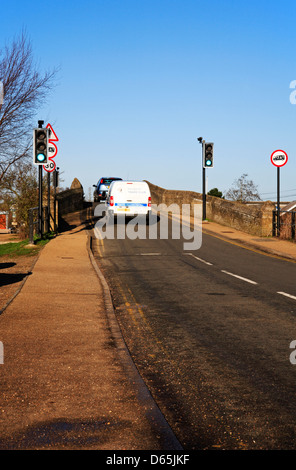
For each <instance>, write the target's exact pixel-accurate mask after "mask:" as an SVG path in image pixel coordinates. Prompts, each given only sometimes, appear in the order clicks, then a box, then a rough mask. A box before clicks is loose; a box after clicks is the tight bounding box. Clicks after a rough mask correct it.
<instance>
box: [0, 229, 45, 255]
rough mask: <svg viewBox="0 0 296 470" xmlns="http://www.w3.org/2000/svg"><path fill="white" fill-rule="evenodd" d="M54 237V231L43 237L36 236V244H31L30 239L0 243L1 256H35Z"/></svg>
mask: <svg viewBox="0 0 296 470" xmlns="http://www.w3.org/2000/svg"><path fill="white" fill-rule="evenodd" d="M53 237H54V234H53V233H49V234H45V235H44V237H43V238H42V239H40V238H36V239H35V240H34V246H32V247H31V246H30V245H29V240H28V239H26V240H22V241H20V242H16V243H4V244H3V245H0V257H1V256H9V257H11V258H13V257H15V256H33V255H35V254H37V253H38V252H39V251H40V250H41V249H42V248H43V246H44V245H46V244H47V243H48V242H49V241H50V240H51V239H52V238H53Z"/></svg>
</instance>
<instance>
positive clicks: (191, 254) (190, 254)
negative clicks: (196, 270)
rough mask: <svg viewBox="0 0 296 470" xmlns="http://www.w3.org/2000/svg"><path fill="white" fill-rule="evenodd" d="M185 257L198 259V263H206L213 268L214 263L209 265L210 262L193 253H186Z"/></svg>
mask: <svg viewBox="0 0 296 470" xmlns="http://www.w3.org/2000/svg"><path fill="white" fill-rule="evenodd" d="M184 255H189V256H193V258H195V259H197V260H198V261H201V262H202V263H204V264H208V265H209V266H213V264H212V263H209V262H208V261H205V260H204V259H201V258H198V257H197V256H195V255H194V254H193V253H184Z"/></svg>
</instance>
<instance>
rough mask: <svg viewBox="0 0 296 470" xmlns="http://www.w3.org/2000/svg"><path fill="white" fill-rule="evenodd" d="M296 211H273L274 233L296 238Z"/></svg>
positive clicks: (279, 235) (287, 237) (285, 237)
mask: <svg viewBox="0 0 296 470" xmlns="http://www.w3.org/2000/svg"><path fill="white" fill-rule="evenodd" d="M295 222H296V211H283V210H280V211H279V212H278V211H277V210H274V211H272V235H273V236H274V237H281V238H284V239H287V240H289V239H292V240H295V239H296V237H295V234H296V224H295Z"/></svg>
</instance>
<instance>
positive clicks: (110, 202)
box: [107, 181, 151, 216]
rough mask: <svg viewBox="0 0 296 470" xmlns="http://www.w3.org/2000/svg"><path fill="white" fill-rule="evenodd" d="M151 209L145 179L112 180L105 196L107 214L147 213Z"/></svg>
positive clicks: (149, 195)
mask: <svg viewBox="0 0 296 470" xmlns="http://www.w3.org/2000/svg"><path fill="white" fill-rule="evenodd" d="M150 211H151V194H150V189H149V186H148V184H147V183H145V181H113V182H112V183H111V185H110V188H109V192H108V196H107V214H108V215H122V214H124V215H126V216H135V215H140V214H141V215H146V216H147V215H148V214H149V212H150Z"/></svg>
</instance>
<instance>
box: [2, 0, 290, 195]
mask: <svg viewBox="0 0 296 470" xmlns="http://www.w3.org/2000/svg"><path fill="white" fill-rule="evenodd" d="M0 14H1V27H0V45H2V46H3V45H4V44H6V43H9V42H10V41H11V39H12V38H13V36H15V35H17V34H19V33H20V32H21V30H22V29H25V30H26V32H27V33H28V37H29V38H30V40H31V42H32V46H33V50H34V56H35V58H36V61H37V62H38V63H39V66H40V69H41V70H43V69H47V68H53V67H55V66H60V68H61V69H60V72H59V76H58V86H57V87H56V89H55V91H54V92H53V94H52V95H51V97H50V100H49V101H48V103H47V105H46V106H44V107H43V108H42V109H41V110H40V113H39V114H38V116H37V117H36V119H44V120H45V122H46V123H47V122H50V123H51V124H52V125H53V128H54V130H55V131H56V133H57V135H58V137H59V140H60V141H59V143H58V155H57V157H56V163H57V165H58V166H59V167H60V169H61V171H63V178H64V183H63V185H64V186H70V185H71V182H72V180H73V178H74V177H78V179H79V180H80V181H81V183H82V185H83V187H84V191H85V194H86V196H88V192H89V188H90V187H91V186H92V184H94V183H96V182H97V180H98V179H99V177H100V176H104V175H106V176H112V175H114V176H120V177H122V178H124V179H125V178H126V179H140V180H142V179H147V180H149V181H151V182H152V183H155V184H158V185H160V186H162V187H165V188H168V189H175V188H176V189H189V190H196V191H201V146H200V144H199V143H198V142H197V137H200V136H201V137H203V138H204V139H205V140H207V141H213V142H214V145H215V147H214V149H215V166H214V168H213V169H209V170H207V176H208V189H211V188H213V187H218V188H219V189H220V190H222V191H225V190H227V189H229V188H230V186H231V185H232V183H233V181H234V180H235V179H236V178H238V177H240V176H241V175H242V174H243V173H247V174H248V175H249V178H251V179H252V180H253V181H254V183H255V184H256V185H257V186H258V189H259V192H260V194H262V198H264V199H268V198H270V199H274V198H275V196H276V168H275V167H274V166H273V165H272V164H271V162H270V155H271V153H272V152H273V151H274V150H276V149H283V150H285V151H286V152H287V153H288V156H289V161H288V163H287V165H286V166H285V167H283V168H282V170H281V189H282V198H283V199H286V200H290V199H296V178H295V176H296V132H295V131H296V105H293V104H291V103H290V100H289V96H290V93H291V92H292V91H293V90H291V89H290V88H289V86H290V82H291V81H292V80H296V59H295V43H296V26H295V18H296V5H295V2H294V1H290V0H287V1H284V2H278V1H274V0H256V1H254V0H250V1H248V2H243V1H240V0H236V1H230V0H213V1H211V0H209V1H198V0H195V1H193V0H157V1H155V0H149V1H141V0H138V1H136V0H108V1H107V0H106V1H104V0H83V1H77V0H60V1H57V0H52V1H50V2H40V1H35V0H32V1H26V0H23V1H19V0H10V1H9V2H1V12H0ZM92 189H93V188H92Z"/></svg>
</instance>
